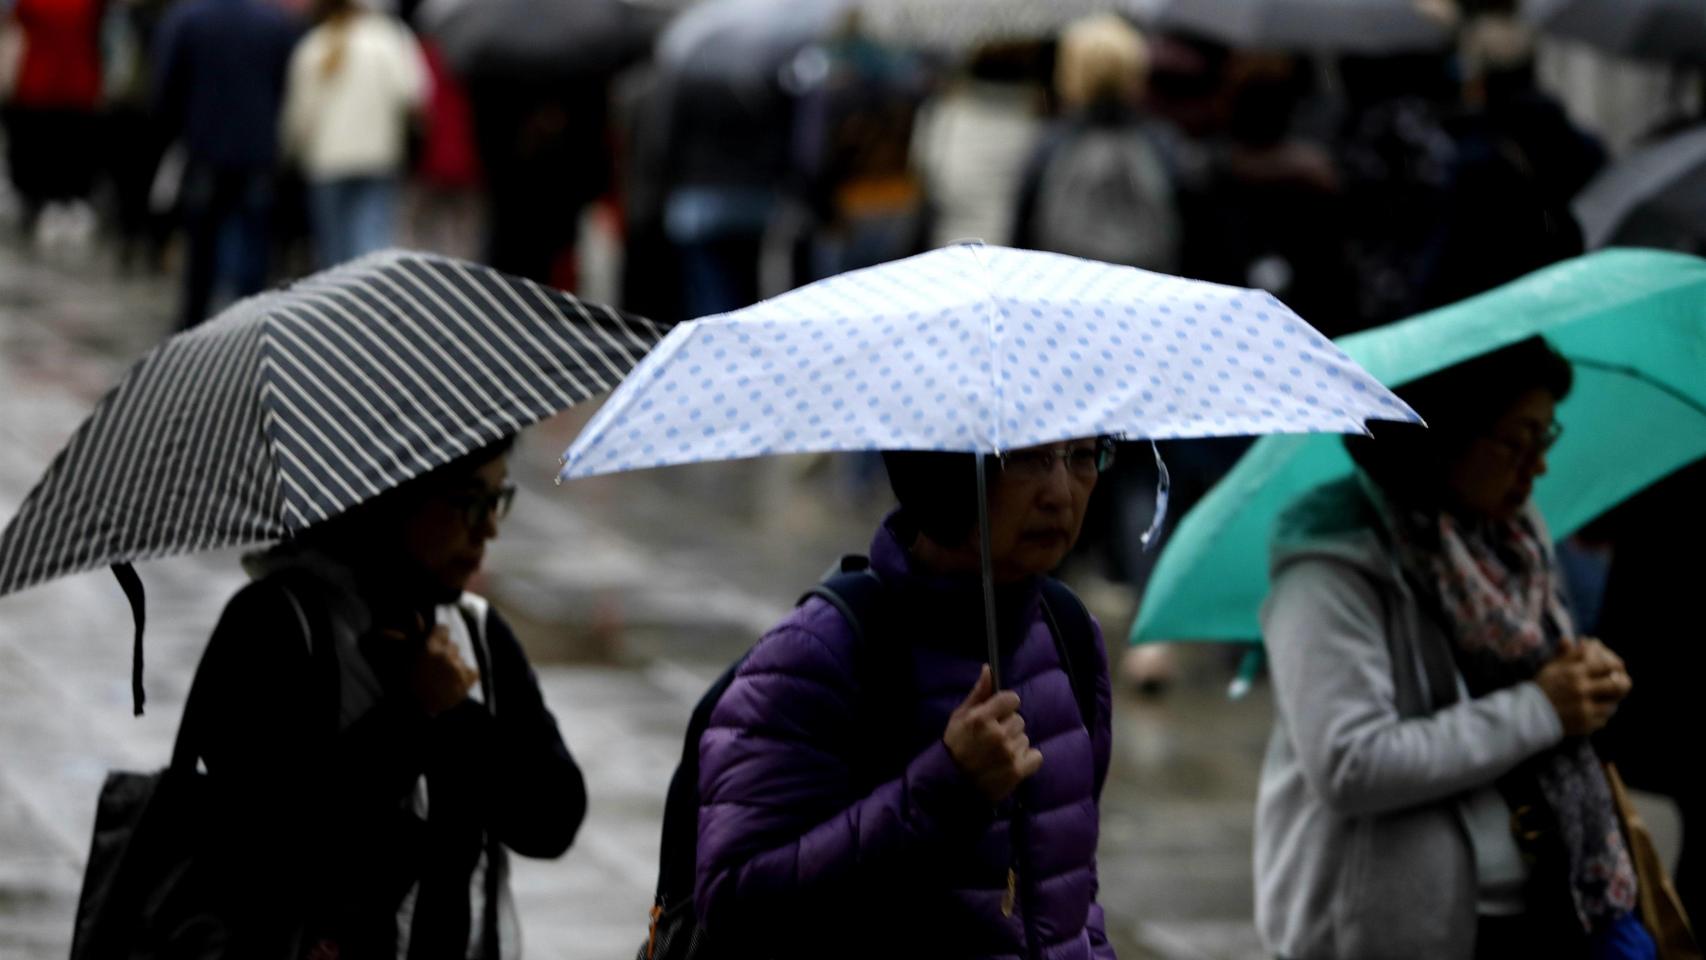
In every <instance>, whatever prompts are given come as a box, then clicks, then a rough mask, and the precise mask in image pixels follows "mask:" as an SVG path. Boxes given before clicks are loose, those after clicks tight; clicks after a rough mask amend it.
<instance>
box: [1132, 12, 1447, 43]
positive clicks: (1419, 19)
mask: <svg viewBox="0 0 1706 960" xmlns="http://www.w3.org/2000/svg"><path fill="white" fill-rule="evenodd" d="M1130 7H1131V9H1132V12H1133V13H1134V14H1135V15H1136V16H1137V18H1138V20H1139V21H1140V22H1142V23H1143V24H1144V25H1145V26H1147V27H1149V28H1151V29H1154V30H1164V31H1169V32H1173V33H1186V34H1195V35H1198V36H1202V37H1206V38H1208V39H1211V40H1217V41H1219V42H1221V43H1224V44H1226V45H1228V46H1232V47H1241V48H1245V49H1258V50H1297V51H1317V50H1318V51H1327V52H1332V53H1347V54H1364V55H1379V54H1389V53H1409V52H1417V51H1426V50H1440V49H1443V48H1445V47H1446V46H1448V45H1450V43H1451V42H1452V32H1453V30H1454V28H1455V27H1456V25H1457V20H1458V16H1459V14H1458V10H1457V6H1456V4H1455V3H1453V2H1452V0H1130Z"/></svg>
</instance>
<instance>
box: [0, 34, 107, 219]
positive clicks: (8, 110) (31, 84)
mask: <svg viewBox="0 0 1706 960" xmlns="http://www.w3.org/2000/svg"><path fill="white" fill-rule="evenodd" d="M104 7H105V4H104V3H102V2H101V0H16V2H14V3H13V4H11V6H10V9H9V10H6V11H5V12H4V13H3V14H0V22H4V23H5V24H6V27H7V33H8V34H9V42H10V43H11V44H13V45H15V46H14V53H13V55H12V57H11V59H13V60H14V61H15V62H14V63H12V64H11V65H10V76H8V77H7V78H6V79H5V82H4V83H0V92H3V93H4V96H3V97H0V100H3V102H4V109H3V111H0V116H3V118H4V120H5V128H6V165H7V169H8V172H9V174H10V176H11V180H12V186H13V187H14V188H15V189H16V190H17V193H18V198H19V200H20V201H21V204H22V214H23V216H22V218H21V220H20V226H21V227H22V230H23V235H24V236H25V238H33V237H34V235H35V231H36V225H37V222H38V220H39V219H40V217H41V215H42V213H43V211H44V209H45V208H46V207H47V205H48V204H49V203H53V202H58V201H82V200H87V199H88V196H89V192H90V191H91V190H92V189H93V188H94V183H95V174H96V172H97V171H98V170H99V169H100V165H101V142H100V132H101V131H100V117H99V110H100V106H101V96H102V87H101V83H102V74H101V14H102V11H103V9H104ZM4 67H5V65H0V69H4Z"/></svg>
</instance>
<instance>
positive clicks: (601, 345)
mask: <svg viewBox="0 0 1706 960" xmlns="http://www.w3.org/2000/svg"><path fill="white" fill-rule="evenodd" d="M663 332H664V331H663V330H661V329H660V328H659V326H658V325H657V324H654V323H653V322H651V321H649V320H646V319H644V318H642V317H638V316H634V315H632V314H627V313H623V312H622V311H619V310H615V309H612V308H610V307H606V306H601V305H598V304H593V303H586V302H583V301H581V300H578V299H576V298H575V297H573V296H570V295H569V294H566V293H563V292H560V291H556V290H551V289H548V288H546V287H542V286H539V285H537V284H535V283H532V282H530V281H526V280H521V279H518V278H515V277H511V276H508V275H506V274H502V273H498V272H496V271H494V270H491V269H489V268H487V267H483V266H479V265H477V264H473V263H468V262H465V261H461V260H457V259H454V258H450V257H442V256H436V255H431V254H423V253H411V252H403V251H386V252H383V253H378V254H374V255H372V256H370V257H366V258H363V259H361V260H357V261H354V262H352V263H349V264H346V265H344V266H341V267H337V268H335V269H332V270H328V271H326V272H323V273H318V274H315V275H313V276H311V277H308V278H306V279H304V280H302V281H300V282H298V283H296V284H294V285H292V286H290V287H288V288H285V289H283V290H278V291H275V292H270V293H265V294H262V295H260V296H257V297H252V298H250V299H248V300H244V301H242V302H240V303H238V304H236V305H234V306H232V307H231V308H230V309H228V310H226V311H225V312H223V313H221V314H220V315H219V316H218V317H215V318H214V319H212V320H210V321H208V322H207V323H205V324H202V325H201V326H199V327H196V328H195V329H193V330H190V331H188V332H185V333H182V334H179V335H178V336H175V337H173V338H171V339H170V340H167V341H166V342H165V343H163V344H161V345H160V346H158V347H156V348H155V349H154V350H153V351H151V352H150V353H148V354H147V355H146V356H144V357H143V358H142V359H141V360H140V361H139V362H138V363H137V364H136V365H135V366H134V367H132V368H131V369H130V371H129V372H128V373H127V374H126V375H125V377H124V378H123V379H122V380H121V381H119V384H118V386H116V387H114V388H113V390H112V391H111V392H110V393H108V394H107V395H106V396H105V397H104V398H103V399H102V400H101V401H100V403H99V404H98V405H97V406H96V408H95V411H94V413H93V414H91V415H90V417H89V419H88V420H86V421H85V422H84V423H83V424H82V425H81V426H80V427H78V429H77V431H76V432H75V433H74V434H73V435H72V437H71V440H70V441H69V442H68V443H67V444H66V446H65V449H64V450H62V451H60V453H59V455H58V456H57V457H56V458H55V459H54V461H53V463H52V464H51V465H50V466H49V467H48V469H47V472H46V474H45V475H43V477H42V479H41V480H40V481H39V482H38V483H37V484H36V486H35V489H33V490H32V491H30V494H29V496H28V497H27V498H25V500H24V503H23V505H22V506H21V507H20V508H19V509H18V513H17V515H16V516H14V517H13V518H12V519H11V521H10V522H9V523H8V524H7V526H6V529H5V531H4V532H3V533H0V596H3V595H5V594H7V593H10V592H12V591H15V590H20V589H23V588H24V587H28V586H30V585H32V584H36V583H40V582H42V581H45V580H48V579H51V578H53V577H58V576H63V575H67V574H72V573H77V572H80V571H84V570H91V569H95V568H97V567H103V566H109V565H111V566H114V567H115V571H116V572H118V573H119V579H120V581H121V583H125V584H126V590H127V592H130V593H131V596H132V603H133V605H136V607H137V611H136V612H137V621H138V644H139V645H140V635H141V622H142V610H141V607H140V590H139V589H136V588H135V575H134V573H133V572H131V571H130V570H129V568H128V564H129V563H130V562H131V561H135V560H144V559H148V558H152V557H160V556H165V555H169V554H175V553H183V552H188V551H192V550H205V549H214V548H218V547H226V546H235V545H240V544H250V543H258V542H269V541H276V540H280V539H285V538H288V537H291V536H293V535H295V534H297V533H299V532H301V531H302V530H304V529H305V528H307V527H310V526H312V525H314V524H315V523H318V522H320V521H322V520H325V519H327V518H330V517H333V516H336V515H337V514H339V513H342V512H343V511H345V510H347V509H349V508H350V507H352V506H354V505H356V504H358V503H361V502H363V501H365V500H368V499H371V498H372V497H374V496H376V495H378V494H380V493H383V492H384V491H386V490H389V489H391V488H393V487H396V486H398V485H399V484H401V483H403V482H404V481H406V480H409V479H411V478H413V477H417V476H420V475H421V474H423V473H426V472H428V471H430V470H432V469H433V468H435V467H438V466H441V465H443V464H445V463H448V462H449V461H451V460H453V459H455V458H456V457H458V456H460V455H462V454H464V453H467V452H469V451H472V450H476V449H479V448H480V447H482V446H485V445H486V444H488V443H490V442H492V441H493V440H496V439H498V438H500V437H503V436H506V435H508V434H511V433H514V432H516V431H518V430H520V429H521V428H523V427H526V426H528V425H529V424H532V423H536V422H538V421H540V420H542V419H544V418H546V417H548V416H550V415H552V414H553V413H556V412H558V411H560V410H563V409H565V408H567V407H570V406H573V405H574V404H576V403H579V402H580V401H582V400H586V399H588V398H589V397H592V396H594V395H597V394H600V393H603V392H605V391H607V390H609V389H610V388H611V387H613V386H615V385H616V383H617V382H618V381H620V380H621V379H622V377H623V375H624V374H626V373H627V372H628V371H629V370H630V369H631V368H632V367H633V366H634V364H635V363H637V362H639V360H640V358H641V357H643V356H645V354H646V352H647V351H648V350H650V349H651V347H652V346H653V345H654V344H655V343H656V342H657V341H658V339H659V337H660V336H662V334H663Z"/></svg>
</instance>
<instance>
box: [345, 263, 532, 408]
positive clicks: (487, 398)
mask: <svg viewBox="0 0 1706 960" xmlns="http://www.w3.org/2000/svg"><path fill="white" fill-rule="evenodd" d="M374 280H375V281H376V282H378V283H384V284H385V285H386V286H389V287H391V288H392V289H394V290H396V291H397V292H398V293H399V294H401V295H402V296H403V297H404V298H405V299H406V300H407V301H408V303H409V304H410V305H411V306H413V307H415V308H416V309H415V312H414V316H415V317H416V318H417V320H418V324H417V329H420V330H421V332H422V333H425V332H426V331H425V329H424V328H425V325H426V324H427V323H432V324H433V325H435V326H437V327H438V328H439V330H441V331H443V332H445V333H448V332H449V331H448V329H447V325H445V324H443V323H440V322H439V321H438V320H436V319H430V318H431V314H430V312H429V311H427V310H426V309H424V308H422V306H421V302H420V300H419V299H417V298H416V297H414V296H412V295H411V294H410V293H409V292H408V291H406V290H404V289H403V287H402V285H401V284H399V283H397V281H396V280H394V279H393V278H391V277H389V276H380V277H375V278H374ZM433 299H435V300H436V299H437V298H436V297H434V298H433ZM439 302H440V304H441V305H442V304H443V301H439ZM424 339H425V342H426V347H427V349H428V350H430V351H431V352H432V353H434V354H435V355H437V357H438V359H439V361H440V362H442V363H443V364H444V365H445V369H446V370H454V371H456V372H458V373H460V374H461V375H462V380H463V381H464V382H465V383H466V384H467V385H468V387H469V388H470V389H471V390H473V391H474V393H476V394H477V395H478V396H479V399H480V400H481V401H482V402H483V403H484V404H485V405H486V408H487V409H488V410H496V409H498V406H499V405H498V402H497V400H496V399H494V398H493V397H492V395H491V394H489V393H487V392H486V390H485V388H484V387H482V386H481V385H480V383H479V382H478V381H477V380H476V379H475V378H474V377H473V375H472V374H471V373H470V372H469V371H467V370H463V369H460V367H459V365H458V364H457V362H456V358H453V357H452V356H451V355H450V351H448V350H446V349H445V347H444V345H443V344H441V343H438V342H435V341H434V340H433V339H432V338H431V337H425V338H424ZM448 339H449V341H450V342H451V343H452V344H454V345H455V346H456V347H457V349H458V350H459V351H461V353H462V354H463V357H462V359H463V360H464V361H472V362H474V363H475V364H478V363H479V357H477V356H475V354H474V352H473V349H472V348H471V347H470V346H469V345H467V344H464V343H461V342H459V341H458V340H457V338H455V337H449V338H448ZM446 379H447V380H448V379H449V378H448V377H446ZM464 402H466V401H464ZM469 412H471V413H474V415H475V416H476V417H479V419H480V422H481V424H482V425H483V426H490V427H492V428H494V429H493V431H492V435H491V436H490V437H489V438H487V437H483V438H484V439H490V440H496V439H498V438H499V437H502V436H504V435H505V434H507V433H511V432H513V431H510V430H505V429H503V425H502V424H501V423H499V422H497V421H494V420H490V419H488V418H486V417H481V416H480V415H479V413H478V412H477V411H474V410H473V408H472V406H471V405H470V407H469ZM482 436H483V435H482Z"/></svg>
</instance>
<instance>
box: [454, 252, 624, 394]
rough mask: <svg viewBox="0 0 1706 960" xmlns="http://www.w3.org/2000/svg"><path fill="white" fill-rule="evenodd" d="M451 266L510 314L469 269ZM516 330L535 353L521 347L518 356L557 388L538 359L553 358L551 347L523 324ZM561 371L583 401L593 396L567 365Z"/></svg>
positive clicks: (537, 317)
mask: <svg viewBox="0 0 1706 960" xmlns="http://www.w3.org/2000/svg"><path fill="white" fill-rule="evenodd" d="M450 266H452V267H453V268H454V269H456V270H457V271H458V272H459V273H460V274H461V275H462V279H463V280H464V281H465V282H467V284H468V286H469V287H470V288H471V289H474V290H478V291H479V294H480V297H481V299H483V300H485V301H486V302H487V303H489V304H491V307H492V309H493V310H495V311H497V312H499V313H504V314H507V313H509V311H508V310H506V309H505V308H504V306H503V304H501V303H499V302H498V299H497V297H495V296H493V295H492V291H491V290H489V289H487V288H486V286H485V285H484V284H481V283H479V282H478V281H477V279H476V278H475V277H474V275H473V274H471V273H469V272H468V269H467V268H466V267H464V266H463V265H461V264H460V263H452V264H450ZM469 306H473V304H472V303H470V304H469ZM529 314H530V315H531V316H532V317H533V318H534V319H535V321H537V322H539V324H540V325H541V326H545V325H546V324H545V323H544V322H543V320H542V319H541V318H539V316H538V315H537V314H533V313H532V312H531V311H529ZM515 329H516V331H517V332H518V333H519V334H520V335H521V336H522V337H524V338H525V339H526V340H527V342H528V345H529V346H531V347H532V349H533V351H534V353H533V354H532V355H529V354H528V352H527V351H526V350H523V349H521V348H520V347H519V346H517V348H516V353H517V354H518V355H521V356H523V357H524V358H526V361H527V363H528V364H529V365H530V366H532V367H533V370H534V372H535V373H537V374H538V375H539V377H540V379H541V380H543V381H546V382H551V383H552V384H553V386H555V383H554V381H555V380H556V378H555V377H553V376H552V374H551V372H550V371H548V370H546V369H545V368H544V366H543V365H542V364H541V362H540V360H539V359H538V358H545V357H551V356H553V351H552V350H551V349H550V348H549V347H547V346H546V345H545V343H544V342H543V341H541V340H540V339H539V338H538V337H536V336H534V334H533V331H532V330H530V329H528V327H527V326H525V325H523V324H517V325H516V327H515ZM559 343H561V344H562V345H563V346H565V347H567V346H568V344H567V343H566V342H563V341H559ZM569 355H570V356H571V357H573V358H574V360H575V362H576V363H578V364H580V365H581V367H582V368H583V369H585V370H586V371H587V372H588V373H591V367H589V366H587V365H586V364H585V363H584V362H583V361H581V359H580V357H579V356H578V354H576V353H575V352H574V351H572V350H571V351H569ZM559 369H560V370H561V371H562V373H563V375H564V376H566V377H568V378H569V379H570V380H571V382H572V383H573V387H574V390H576V391H579V393H580V398H581V399H585V398H586V397H590V396H592V394H593V392H594V391H591V390H588V389H587V387H586V385H585V384H584V383H582V382H581V378H580V377H578V376H576V375H575V374H574V373H573V372H572V371H570V370H569V368H568V365H567V363H563V364H560V365H559ZM564 392H568V391H564Z"/></svg>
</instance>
